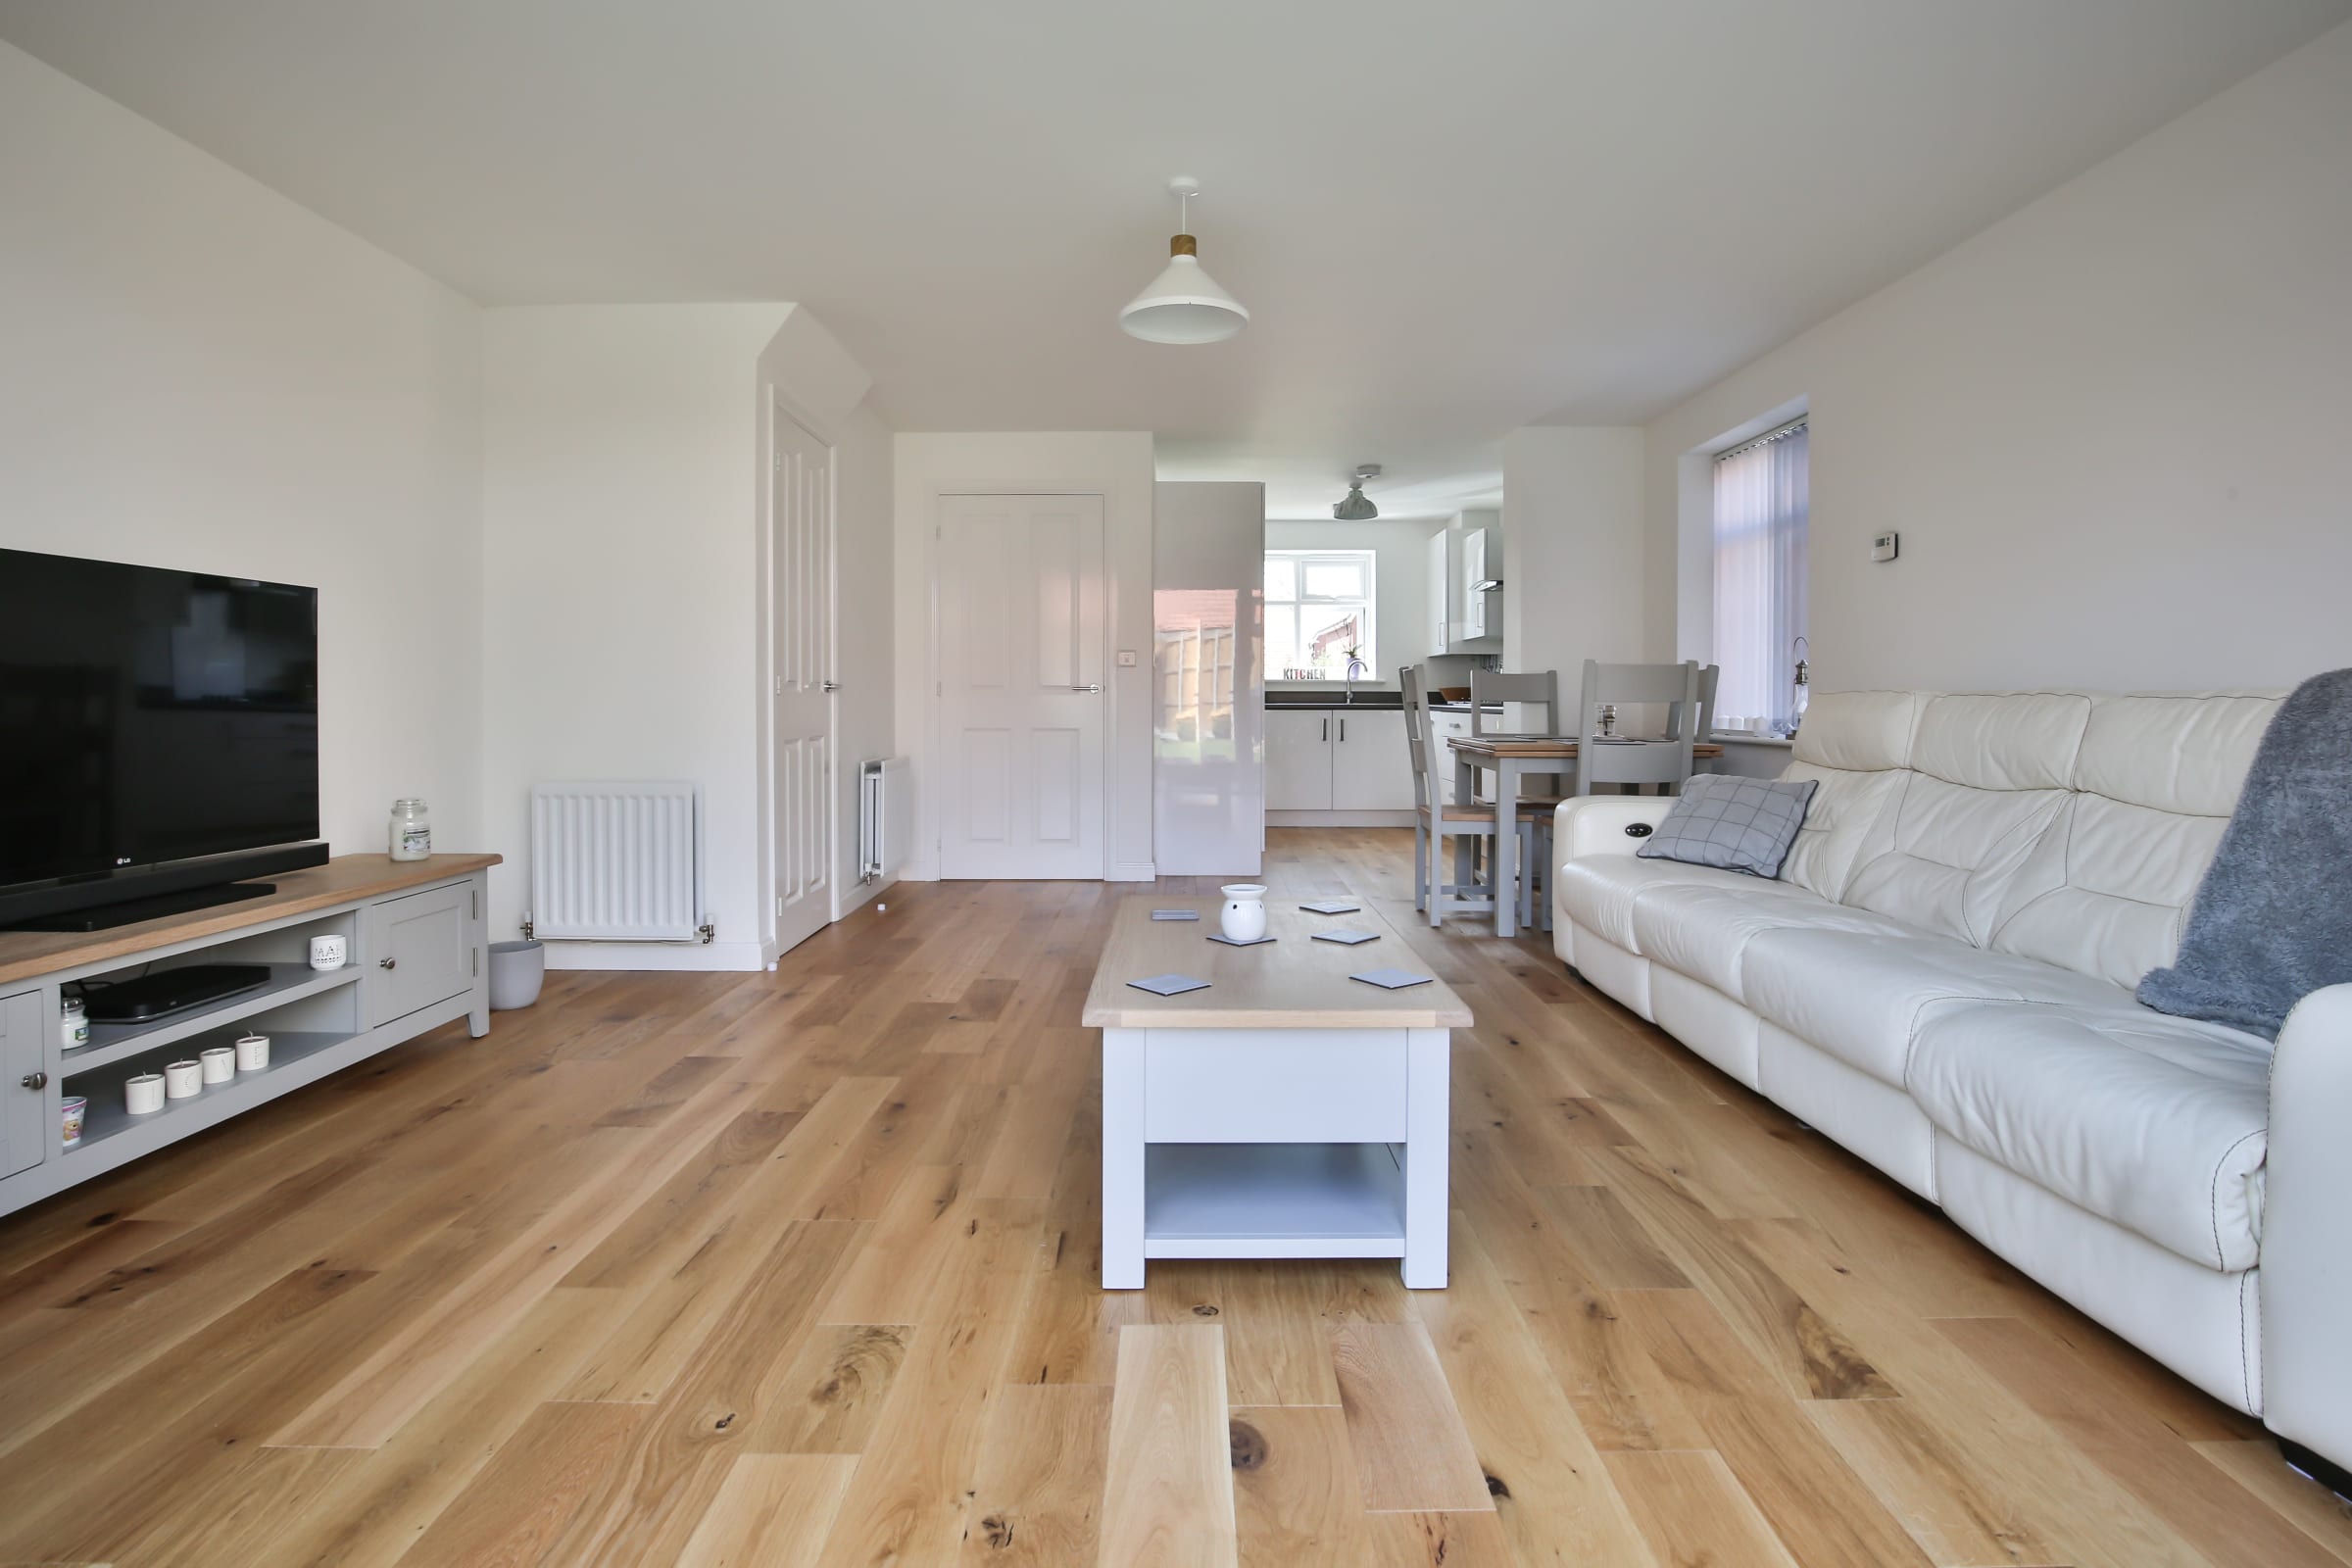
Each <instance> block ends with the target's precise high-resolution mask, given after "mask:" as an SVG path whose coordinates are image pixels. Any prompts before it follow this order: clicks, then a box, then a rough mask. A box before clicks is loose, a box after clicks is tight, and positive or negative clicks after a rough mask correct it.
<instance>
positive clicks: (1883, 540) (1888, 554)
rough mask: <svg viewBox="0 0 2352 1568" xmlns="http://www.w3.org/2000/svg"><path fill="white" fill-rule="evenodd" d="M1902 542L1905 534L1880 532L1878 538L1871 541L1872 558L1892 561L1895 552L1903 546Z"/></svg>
mask: <svg viewBox="0 0 2352 1568" xmlns="http://www.w3.org/2000/svg"><path fill="white" fill-rule="evenodd" d="M1902 543H1903V536H1902V535H1901V534H1899V533H1883V534H1880V535H1879V536H1878V537H1877V538H1876V539H1873V540H1872V541H1871V542H1870V559H1871V560H1873V561H1892V560H1893V559H1894V556H1895V552H1896V551H1897V550H1899V549H1901V548H1902Z"/></svg>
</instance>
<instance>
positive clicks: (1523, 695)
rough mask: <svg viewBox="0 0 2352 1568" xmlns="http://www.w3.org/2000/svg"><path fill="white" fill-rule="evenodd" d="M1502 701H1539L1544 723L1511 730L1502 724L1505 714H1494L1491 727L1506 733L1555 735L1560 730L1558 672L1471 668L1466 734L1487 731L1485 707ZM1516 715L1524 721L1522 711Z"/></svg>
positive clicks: (1529, 702)
mask: <svg viewBox="0 0 2352 1568" xmlns="http://www.w3.org/2000/svg"><path fill="white" fill-rule="evenodd" d="M1504 703H1517V704H1520V705H1522V707H1532V706H1534V705H1536V704H1539V703H1540V704H1542V705H1543V708H1544V724H1543V727H1542V728H1541V729H1531V728H1530V727H1529V726H1528V725H1527V724H1525V723H1524V722H1523V723H1521V724H1520V725H1518V726H1517V727H1516V728H1515V729H1514V728H1512V727H1511V726H1508V725H1505V724H1503V723H1502V722H1501V721H1502V719H1503V718H1504V716H1505V715H1503V714H1501V713H1497V714H1495V729H1496V730H1497V731H1498V732H1502V733H1510V734H1535V735H1558V734H1561V733H1563V731H1564V726H1563V725H1562V724H1561V722H1560V719H1561V717H1562V715H1561V713H1560V672H1559V671H1558V670H1556V669H1545V670H1532V669H1531V670H1525V671H1510V672H1505V671H1503V670H1499V669H1474V670H1472V671H1471V672H1470V733H1471V734H1473V735H1484V734H1487V733H1488V726H1487V709H1488V708H1489V707H1491V706H1499V705H1501V704H1504ZM1520 717H1521V718H1522V719H1523V720H1524V719H1525V717H1526V714H1525V713H1521V714H1520Z"/></svg>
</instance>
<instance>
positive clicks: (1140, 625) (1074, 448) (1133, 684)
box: [891, 430, 1152, 880]
mask: <svg viewBox="0 0 2352 1568" xmlns="http://www.w3.org/2000/svg"><path fill="white" fill-rule="evenodd" d="M892 491H893V495H892V507H893V511H894V512H895V514H896V515H897V519H898V526H897V528H896V530H895V534H896V538H895V552H894V556H893V560H892V566H891V572H892V577H893V579H894V580H895V582H896V583H897V594H896V598H895V613H896V616H897V626H896V631H895V636H894V639H893V641H894V646H895V648H896V650H897V683H898V710H897V725H898V737H899V746H898V749H899V751H900V752H901V753H902V754H904V755H905V756H906V757H907V759H908V760H909V761H910V763H911V765H912V767H913V771H914V798H915V851H916V853H915V855H914V856H913V857H912V858H911V859H910V860H909V863H908V864H907V867H906V874H907V876H908V877H909V878H912V879H915V880H929V879H931V878H934V877H936V876H937V875H938V874H939V871H938V863H939V857H938V842H939V826H938V819H937V818H936V816H935V815H934V806H935V804H936V798H937V792H938V790H939V788H940V787H942V786H941V783H940V781H939V780H938V779H936V778H935V777H934V775H933V772H932V762H933V758H932V747H931V734H932V718H933V715H934V712H935V710H936V703H935V700H934V697H933V682H934V681H935V679H936V676H935V674H934V672H933V665H932V659H931V650H932V629H933V628H932V607H931V586H932V584H931V573H932V561H933V546H934V542H935V541H934V539H933V533H934V530H935V529H936V528H937V527H938V517H939V498H940V497H941V496H943V495H956V494H959V493H990V492H994V493H999V494H1032V493H1033V494H1041V495H1050V494H1056V493H1062V494H1082V495H1100V496H1102V497H1103V519H1104V525H1105V530H1106V532H1107V535H1108V537H1107V538H1106V539H1105V541H1104V555H1105V559H1106V561H1107V562H1108V567H1109V572H1110V578H1111V583H1110V605H1109V623H1110V645H1111V647H1112V648H1113V649H1114V650H1131V651H1133V652H1134V654H1135V655H1136V662H1135V665H1134V667H1132V668H1125V669H1122V668H1116V667H1114V668H1113V669H1112V670H1111V671H1110V677H1111V689H1110V692H1109V694H1108V695H1109V698H1110V705H1111V725H1110V745H1109V755H1108V757H1107V758H1106V759H1105V766H1104V771H1105V774H1106V776H1107V778H1108V780H1109V799H1108V800H1107V801H1106V802H1105V803H1104V804H1105V809H1104V812H1103V826H1104V831H1105V833H1106V835H1107V837H1108V839H1109V847H1108V848H1109V853H1108V856H1107V860H1108V866H1109V874H1110V876H1111V877H1112V878H1113V879H1115V880H1139V879H1143V878H1148V877H1150V876H1151V875H1152V689H1151V674H1152V671H1151V662H1152V654H1151V651H1152V436H1151V433H1150V432H1148V431H1133V430H1102V431H1075V432H1060V431H1044V432H1039V431H1022V432H1011V433H1006V432H990V433H960V432H959V433H941V432H925V433H914V432H902V433H901V434H900V435H899V437H898V438H897V443H896V463H895V466H894V473H893V482H892Z"/></svg>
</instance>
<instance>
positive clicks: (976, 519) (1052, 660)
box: [932, 496, 1110, 880]
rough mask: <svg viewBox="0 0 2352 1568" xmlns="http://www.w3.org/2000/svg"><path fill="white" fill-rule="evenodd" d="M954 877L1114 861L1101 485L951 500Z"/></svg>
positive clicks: (945, 717) (946, 836)
mask: <svg viewBox="0 0 2352 1568" xmlns="http://www.w3.org/2000/svg"><path fill="white" fill-rule="evenodd" d="M938 546H939V552H938V559H939V575H938V596H939V670H938V694H939V713H940V746H941V753H942V764H943V765H942V767H941V769H940V783H939V784H938V785H937V786H935V790H936V793H935V794H934V795H933V796H932V800H933V802H934V810H935V813H936V816H937V819H938V821H939V824H940V845H939V851H940V875H942V876H945V877H1032V878H1038V877H1063V878H1082V879H1087V880H1094V879H1097V878H1100V877H1101V876H1102V875H1103V872H1104V869H1105V866H1104V862H1103V741H1104V736H1105V733H1106V731H1107V727H1108V723H1107V721H1108V706H1107V705H1108V704H1109V701H1110V698H1109V695H1108V692H1107V690H1106V687H1107V684H1108V678H1107V675H1106V673H1105V670H1104V667H1103V666H1104V664H1105V662H1106V660H1105V658H1104V651H1103V627H1104V603H1105V600H1106V598H1107V594H1106V591H1105V583H1104V570H1103V498H1102V497H1101V496H943V497H941V498H940V522H939V539H938Z"/></svg>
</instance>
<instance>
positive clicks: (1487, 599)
mask: <svg viewBox="0 0 2352 1568" xmlns="http://www.w3.org/2000/svg"><path fill="white" fill-rule="evenodd" d="M1428 552H1429V610H1428V614H1427V617H1426V621H1425V627H1426V629H1425V632H1424V637H1423V640H1424V641H1425V642H1426V643H1427V644H1428V647H1427V652H1428V653H1429V654H1431V655H1433V656H1434V655H1438V654H1499V653H1501V652H1502V590H1501V589H1500V588H1491V589H1484V590H1482V589H1479V588H1477V587H1475V586H1473V585H1474V584H1476V583H1480V582H1486V581H1490V580H1492V579H1494V578H1497V577H1499V576H1501V574H1502V560H1503V553H1502V514H1501V513H1499V512H1496V511H1494V510H1493V509H1491V508H1479V509H1476V510H1473V511H1469V512H1460V513H1456V514H1455V515H1453V517H1452V519H1451V520H1450V521H1448V522H1447V523H1446V526H1445V527H1443V528H1441V529H1439V530H1438V531H1437V532H1436V533H1434V534H1431V535H1430V536H1429V544H1428Z"/></svg>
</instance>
